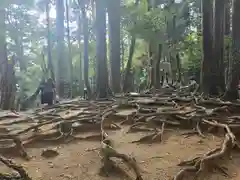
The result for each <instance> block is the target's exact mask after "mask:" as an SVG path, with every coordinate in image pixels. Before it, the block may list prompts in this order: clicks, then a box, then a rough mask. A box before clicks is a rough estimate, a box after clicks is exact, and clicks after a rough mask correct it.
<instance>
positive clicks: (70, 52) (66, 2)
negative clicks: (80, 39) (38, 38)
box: [65, 0, 73, 98]
mask: <svg viewBox="0 0 240 180" xmlns="http://www.w3.org/2000/svg"><path fill="white" fill-rule="evenodd" d="M65 7H66V21H67V41H68V62H69V66H70V86H69V87H70V89H69V96H70V98H72V91H73V64H72V48H71V39H70V27H69V2H68V0H65Z"/></svg>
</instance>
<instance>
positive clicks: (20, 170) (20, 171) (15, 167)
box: [0, 156, 32, 180]
mask: <svg viewBox="0 0 240 180" xmlns="http://www.w3.org/2000/svg"><path fill="white" fill-rule="evenodd" d="M0 161H1V162H2V163H3V164H5V165H6V166H7V167H9V168H11V169H13V170H14V171H17V172H18V174H19V176H20V177H21V178H22V179H24V180H32V179H31V178H30V177H29V176H28V174H27V172H26V171H25V170H24V168H23V167H22V166H20V165H17V164H15V163H13V162H12V161H11V160H9V159H6V158H4V157H3V156H0Z"/></svg>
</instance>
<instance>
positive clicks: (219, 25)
mask: <svg viewBox="0 0 240 180" xmlns="http://www.w3.org/2000/svg"><path fill="white" fill-rule="evenodd" d="M214 2H215V3H214V26H213V27H214V29H213V32H214V45H213V46H214V48H213V52H214V56H213V57H214V58H213V59H212V61H215V62H216V63H214V64H215V68H216V73H217V74H218V78H217V79H216V80H217V82H216V83H217V84H216V86H217V87H219V88H220V90H221V91H222V92H224V90H225V82H224V73H223V72H224V17H225V15H224V11H225V8H224V4H225V1H222V0H215V1H214ZM216 64H217V66H216Z"/></svg>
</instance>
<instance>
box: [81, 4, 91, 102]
mask: <svg viewBox="0 0 240 180" xmlns="http://www.w3.org/2000/svg"><path fill="white" fill-rule="evenodd" d="M79 3H81V4H80V5H81V12H82V20H83V39H84V54H83V60H84V82H85V86H86V88H87V93H88V98H90V97H91V96H92V91H91V87H90V84H89V79H88V74H89V57H88V56H89V54H88V41H89V32H88V19H87V16H86V9H85V4H84V2H79Z"/></svg>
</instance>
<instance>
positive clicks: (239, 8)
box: [225, 0, 240, 100]
mask: <svg viewBox="0 0 240 180" xmlns="http://www.w3.org/2000/svg"><path fill="white" fill-rule="evenodd" d="M239 17H240V0H234V1H233V10H232V58H233V66H232V73H231V77H230V79H229V81H228V86H227V90H226V93H225V99H227V100H236V99H238V98H239V94H238V85H239V79H240V24H239Z"/></svg>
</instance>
